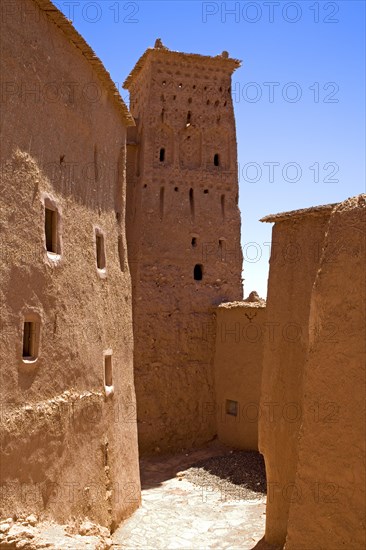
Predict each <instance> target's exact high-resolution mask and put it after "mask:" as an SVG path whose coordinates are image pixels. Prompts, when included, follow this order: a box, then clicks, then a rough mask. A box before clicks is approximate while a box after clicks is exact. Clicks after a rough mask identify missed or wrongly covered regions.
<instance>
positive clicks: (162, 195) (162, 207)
mask: <svg viewBox="0 0 366 550" xmlns="http://www.w3.org/2000/svg"><path fill="white" fill-rule="evenodd" d="M164 193H165V189H164V187H161V188H160V219H161V220H162V219H163V217H164Z"/></svg>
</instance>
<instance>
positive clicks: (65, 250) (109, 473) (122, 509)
mask: <svg viewBox="0 0 366 550" xmlns="http://www.w3.org/2000/svg"><path fill="white" fill-rule="evenodd" d="M39 4H42V2H39ZM44 4H46V2H44ZM47 5H48V7H49V3H47ZM14 7H15V8H16V9H12V10H11V13H8V12H6V13H5V14H3V17H2V29H1V31H2V32H1V48H2V80H3V82H2V84H3V86H2V91H3V97H2V103H3V105H2V107H3V116H2V126H1V144H2V158H1V189H0V195H1V248H0V255H1V270H0V276H1V285H0V294H1V312H0V313H1V340H0V361H1V384H0V386H1V421H2V430H1V436H2V443H1V453H2V455H1V488H2V500H1V514H2V515H10V514H13V513H22V512H30V511H32V512H36V513H38V514H39V515H40V516H48V517H52V518H54V519H56V520H58V521H67V519H68V518H69V517H70V516H71V515H72V516H75V517H78V516H88V517H90V518H91V519H93V520H95V521H97V522H99V523H101V524H104V525H107V526H113V525H114V524H116V523H118V522H119V521H120V520H121V518H123V517H126V516H127V515H128V514H129V513H131V511H132V510H134V509H135V508H136V507H137V506H138V505H139V502H140V485H139V472H138V452H137V433H136V414H135V413H136V407H135V390H134V383H133V335H132V311H131V284H130V274H129V269H128V263H127V254H126V239H125V231H124V226H125V215H124V211H125V204H124V203H125V168H124V165H125V138H126V127H125V122H124V120H123V118H121V115H120V112H118V110H117V109H116V107H115V103H114V102H113V99H111V97H110V95H109V94H108V93H107V92H106V90H105V88H104V85H103V82H101V80H100V79H99V77H98V76H97V75H96V74H95V72H94V70H93V68H92V66H91V64H90V63H89V62H88V60H87V59H86V57H85V55H83V53H82V52H81V51H80V48H79V46H78V45H77V44H75V43H71V42H70V40H69V39H68V38H67V36H66V34H65V32H64V31H63V29H64V28H66V29H67V28H68V26H69V23H68V22H67V21H66V20H65V21H64V22H63V24H60V26H58V25H55V24H54V22H52V21H51V20H50V18H49V17H48V15H47V14H46V12H45V11H43V10H41V9H40V8H39V7H38V2H33V1H31V0H21V1H20V0H19V1H16V2H14V3H12V6H9V5H8V6H7V9H10V8H14ZM80 40H81V39H80ZM46 209H47V210H51V211H53V212H54V213H56V214H55V215H56V218H52V219H53V222H52V223H53V224H54V226H52V227H56V230H55V231H54V230H53V229H52V231H51V232H52V239H51V240H52V246H51V248H52V250H48V251H47V249H46V248H48V249H50V242H48V244H47V238H48V240H50V236H49V237H46V230H45V227H46V225H45V224H46V216H47V215H48V214H49V213H48V214H47V213H46ZM51 216H53V215H51ZM55 220H56V222H55ZM98 235H99V236H101V237H102V246H101V249H100V254H101V256H102V258H99V260H97V241H98V239H97V237H98ZM103 241H104V243H103ZM99 243H101V241H100V240H99ZM97 261H99V268H98V266H97ZM26 323H28V325H27V326H26ZM27 327H28V328H27ZM30 327H31V328H30ZM28 329H29V330H32V331H33V330H34V332H33V333H32V336H30V334H28V333H27V331H28ZM26 333H27V334H28V336H27V337H25V334H26ZM26 338H28V340H27V341H32V350H29V349H28V350H27V349H26V350H25V347H27V345H28V344H24V341H25V339H26ZM24 346H25V347H24ZM33 348H37V349H33ZM28 356H29V357H28ZM106 356H107V359H106ZM108 356H110V359H108ZM106 361H109V362H111V367H112V369H111V370H112V380H108V378H109V377H110V374H109V373H108V369H109V367H108V365H107V364H106ZM106 369H107V371H106ZM106 385H107V386H113V389H114V394H113V395H109V396H107V395H106V393H109V394H111V393H112V391H113V390H112V388H111V387H109V388H108V389H107V390H106V389H105V386H106Z"/></svg>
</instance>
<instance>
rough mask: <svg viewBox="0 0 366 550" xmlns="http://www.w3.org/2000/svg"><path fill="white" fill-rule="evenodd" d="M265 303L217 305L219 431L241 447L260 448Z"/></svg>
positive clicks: (215, 362)
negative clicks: (259, 426) (259, 425)
mask: <svg viewBox="0 0 366 550" xmlns="http://www.w3.org/2000/svg"><path fill="white" fill-rule="evenodd" d="M265 320H266V307H265V302H264V301H262V302H248V301H243V302H231V303H224V304H221V305H220V306H219V307H218V308H216V349H215V361H214V369H215V394H216V411H217V434H218V438H219V439H220V441H222V442H223V443H226V444H227V445H230V446H233V447H236V448H238V449H247V450H257V449H258V418H259V416H260V405H259V400H260V385H261V374H262V358H263V343H264V339H265V338H266V334H267V332H266V331H267V327H266V326H265V325H266V323H265Z"/></svg>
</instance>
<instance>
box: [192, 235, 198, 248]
mask: <svg viewBox="0 0 366 550" xmlns="http://www.w3.org/2000/svg"><path fill="white" fill-rule="evenodd" d="M191 245H192V248H196V246H197V237H192V240H191Z"/></svg>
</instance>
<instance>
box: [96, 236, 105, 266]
mask: <svg viewBox="0 0 366 550" xmlns="http://www.w3.org/2000/svg"><path fill="white" fill-rule="evenodd" d="M95 244H96V253H97V268H98V269H105V266H106V261H105V245H104V235H103V233H101V232H100V231H97V232H96V234H95Z"/></svg>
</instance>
